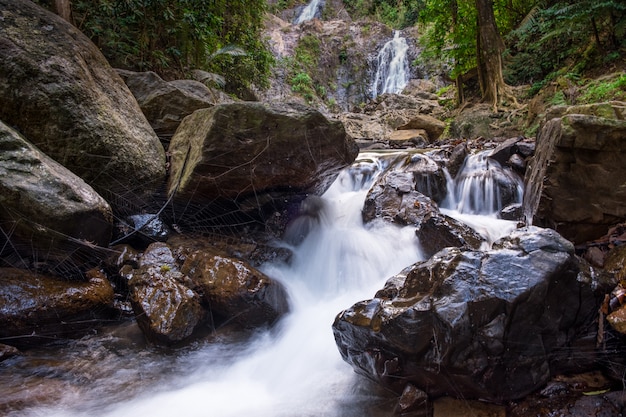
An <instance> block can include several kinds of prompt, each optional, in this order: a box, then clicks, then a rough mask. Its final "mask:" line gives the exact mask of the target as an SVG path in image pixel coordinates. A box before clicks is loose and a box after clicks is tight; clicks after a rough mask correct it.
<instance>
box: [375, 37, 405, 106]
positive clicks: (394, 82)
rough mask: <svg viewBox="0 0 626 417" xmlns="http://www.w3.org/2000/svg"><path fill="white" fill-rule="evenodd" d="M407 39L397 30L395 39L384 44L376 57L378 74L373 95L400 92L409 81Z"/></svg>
mask: <svg viewBox="0 0 626 417" xmlns="http://www.w3.org/2000/svg"><path fill="white" fill-rule="evenodd" d="M408 50H409V45H408V43H407V41H406V39H405V38H404V37H402V36H400V32H399V31H395V32H394V35H393V39H392V40H390V41H389V42H387V43H385V45H383V47H382V49H381V50H380V51H379V52H378V56H377V58H376V75H375V76H374V83H373V84H372V97H376V96H378V95H380V94H384V93H392V94H397V93H400V92H401V91H402V90H403V89H404V87H406V85H407V84H408V82H409V62H408V60H407V52H408Z"/></svg>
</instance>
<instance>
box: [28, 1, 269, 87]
mask: <svg viewBox="0 0 626 417" xmlns="http://www.w3.org/2000/svg"><path fill="white" fill-rule="evenodd" d="M47 1H48V2H50V0H47ZM40 2H43V3H46V0H40ZM265 10H266V2H265V1H256V0H235V1H228V2H226V1H225V0H219V1H211V2H207V1H203V0H74V1H73V2H72V13H73V16H74V21H75V24H76V26H77V27H78V28H79V29H81V30H82V31H83V32H84V33H85V34H86V35H87V36H89V37H90V38H91V39H92V40H93V41H94V42H95V43H96V45H98V46H99V47H100V49H101V50H102V52H103V53H104V55H105V56H106V57H107V59H108V60H109V61H110V62H111V64H112V65H114V66H117V67H120V68H125V69H131V70H138V71H146V70H153V71H155V72H157V73H159V74H160V75H162V76H164V77H166V78H175V77H181V76H183V75H184V74H185V73H186V72H187V71H189V70H191V69H203V70H206V71H211V72H216V73H219V74H222V75H223V76H224V77H225V78H226V80H227V81H228V83H229V85H232V86H235V88H236V87H237V86H246V85H248V84H249V83H251V82H254V83H256V84H258V85H266V84H267V77H268V73H269V70H270V67H271V65H272V62H273V58H272V56H271V54H270V52H269V50H268V48H267V46H266V45H265V43H264V42H263V41H262V40H261V36H260V33H261V29H262V23H263V17H264V13H265ZM228 45H237V46H239V47H240V48H241V49H243V50H244V51H245V52H246V53H245V55H242V54H230V53H221V54H216V52H217V51H224V49H223V48H224V47H225V46H228ZM231 50H232V49H231Z"/></svg>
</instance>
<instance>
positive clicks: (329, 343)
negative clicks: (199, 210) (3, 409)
mask: <svg viewBox="0 0 626 417" xmlns="http://www.w3.org/2000/svg"><path fill="white" fill-rule="evenodd" d="M360 159H361V162H360V163H358V164H357V165H356V166H357V169H354V168H353V169H351V170H345V171H344V172H343V173H342V174H341V175H340V177H339V178H338V180H337V181H336V182H335V183H334V184H333V186H332V187H331V188H330V189H329V190H328V191H327V192H326V194H325V195H324V196H323V201H324V204H323V209H322V210H321V211H320V212H318V213H312V216H311V219H310V220H311V221H312V222H313V223H315V225H314V227H312V228H311V231H310V233H309V234H308V235H307V236H306V238H305V239H304V240H303V241H302V242H301V243H300V244H299V245H298V246H296V247H293V248H292V249H293V251H294V258H293V261H292V263H291V264H290V265H266V266H265V267H264V268H263V269H264V272H266V273H267V274H268V275H270V276H272V277H274V278H276V279H278V280H280V281H281V282H283V283H284V284H285V286H286V287H287V288H288V291H289V295H290V302H291V306H292V312H291V313H290V314H289V315H288V316H287V317H286V318H285V319H283V320H282V321H281V322H280V323H279V324H278V325H277V327H276V328H274V329H272V330H270V331H263V332H260V333H259V334H258V335H257V336H255V337H253V338H251V339H250V340H244V341H233V340H229V339H228V338H227V337H224V338H222V339H220V338H217V339H216V340H212V341H210V342H200V343H198V344H196V345H194V347H193V348H191V349H187V350H183V351H181V352H173V353H170V354H166V353H163V352H155V351H151V350H150V349H147V350H146V351H141V350H140V349H133V348H129V347H128V346H127V345H131V344H132V343H131V342H130V341H128V342H126V345H125V344H124V343H122V342H123V338H124V336H121V335H120V334H110V335H104V336H100V337H101V338H102V340H103V342H101V344H99V345H97V346H95V347H93V346H91V347H90V348H88V349H85V351H81V352H79V353H75V355H77V357H78V358H79V359H80V360H81V361H82V362H86V364H84V365H83V366H84V367H86V368H90V367H93V369H81V374H80V375H89V376H82V378H83V379H84V389H73V390H67V391H68V392H67V393H66V394H65V397H64V398H63V400H62V401H60V402H57V403H56V404H54V405H52V406H50V405H41V406H38V407H34V408H32V407H31V408H26V409H23V410H21V411H16V412H14V413H11V414H9V415H10V416H11V417H16V416H20V417H23V416H29V417H32V416H46V417H49V416H56V417H77V416H81V417H82V416H105V417H113V416H115V417H124V416H128V417H130V416H133V417H135V416H150V417H161V416H162V417H172V416H185V417H230V416H232V417H244V416H245V417H250V416H255V417H293V416H298V417H321V416H326V417H352V416H353V417H375V416H377V417H378V416H380V417H382V416H389V415H391V411H392V410H393V405H394V402H393V401H394V400H393V397H392V396H388V395H387V394H385V393H383V392H381V391H380V390H378V389H377V387H375V386H374V385H373V384H371V383H369V382H367V381H366V380H365V379H364V378H362V377H360V376H357V375H356V374H355V373H354V372H353V370H352V368H351V367H350V366H349V365H347V364H346V363H344V362H343V361H342V359H341V357H340V354H339V352H338V349H337V347H336V345H335V341H334V338H333V334H332V329H331V325H332V323H333V320H334V318H335V316H336V314H337V313H339V312H340V311H341V310H343V309H345V308H348V307H350V306H351V305H352V304H354V303H355V302H357V301H360V300H363V299H367V298H371V297H372V296H373V295H374V293H375V292H376V291H377V290H378V289H380V288H382V286H383V284H384V282H385V280H386V279H387V278H389V277H391V276H392V275H394V274H395V273H397V272H399V271H400V270H401V269H403V268H404V267H406V266H408V265H410V264H412V263H414V262H415V261H417V260H419V259H420V257H421V256H420V252H419V249H418V242H417V241H416V237H415V232H414V228H413V227H404V228H401V227H397V226H394V225H391V224H389V223H382V222H381V223H374V224H371V225H368V226H364V225H363V223H362V220H361V208H362V206H363V201H364V199H365V196H366V194H367V191H368V188H369V186H370V185H371V183H372V182H373V180H374V179H375V175H371V174H372V173H377V172H378V173H379V172H380V170H381V168H384V164H385V163H384V159H381V158H378V156H375V155H363V154H362V155H360ZM448 211H449V212H450V213H455V210H454V209H449V210H448ZM456 213H457V214H459V213H458V212H456ZM459 215H460V216H461V214H459ZM472 216H473V217H474V218H481V216H476V215H472ZM483 217H484V216H483ZM482 222H483V223H484V225H485V227H487V226H488V227H491V228H492V229H494V231H493V232H491V231H490V232H489V233H506V232H507V231H508V230H510V228H512V226H511V222H506V223H501V221H500V222H498V221H497V220H496V219H495V218H494V217H493V216H489V217H484V218H483V220H482ZM494 225H495V226H494ZM121 341H122V342H121ZM109 342H114V343H113V344H112V345H111V344H110V343H109ZM78 346H80V344H79V345H78ZM112 346H113V347H112ZM74 349H76V346H74ZM76 366H78V365H76ZM99 367H113V368H114V369H111V370H109V371H102V370H100V369H99ZM90 371H91V372H90ZM59 372H61V371H59ZM65 372H69V373H71V372H74V373H76V372H77V371H71V370H70V371H67V370H65ZM124 380H132V381H134V382H132V383H131V384H129V385H130V386H132V385H134V384H137V385H141V386H142V387H143V388H141V389H139V390H137V391H136V392H126V390H128V389H129V387H128V386H127V385H125V384H124Z"/></svg>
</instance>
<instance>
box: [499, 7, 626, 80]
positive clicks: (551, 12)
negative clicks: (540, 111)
mask: <svg viewBox="0 0 626 417" xmlns="http://www.w3.org/2000/svg"><path fill="white" fill-rule="evenodd" d="M547 3H548V4H547V5H545V6H544V7H539V6H537V7H535V8H533V9H532V11H531V12H530V13H529V14H528V16H527V17H526V18H525V19H524V20H523V21H522V22H521V24H520V25H519V27H518V28H517V29H515V30H514V31H512V32H511V33H510V35H509V37H508V42H509V44H510V49H509V57H510V65H509V68H508V72H507V80H508V81H509V82H511V83H516V84H519V83H533V82H541V80H543V79H545V78H547V77H549V75H550V74H551V73H555V72H558V71H559V70H561V69H565V70H566V71H573V72H575V73H578V74H581V73H583V72H584V71H585V70H587V69H589V68H591V67H593V66H597V64H598V62H602V61H608V62H610V61H611V59H613V60H615V59H617V58H618V57H619V56H620V53H619V52H618V51H619V50H620V49H621V48H624V47H625V46H626V43H625V42H624V39H626V3H625V2H624V1H623V0H601V1H597V0H567V1H562V0H561V1H552V2H547ZM529 63H532V64H531V65H529Z"/></svg>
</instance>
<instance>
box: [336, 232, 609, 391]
mask: <svg viewBox="0 0 626 417" xmlns="http://www.w3.org/2000/svg"><path fill="white" fill-rule="evenodd" d="M583 278H584V276H583V273H582V272H581V269H580V267H579V261H578V259H577V258H576V257H575V256H574V248H573V246H572V245H571V243H569V242H568V241H566V240H565V239H564V238H562V237H560V236H559V235H558V234H557V233H555V232H554V231H552V230H549V229H538V228H528V229H519V230H517V231H515V232H513V233H512V234H511V236H509V237H507V238H504V239H502V240H500V241H498V242H496V243H495V244H494V248H493V249H492V250H489V251H486V252H480V251H474V250H462V249H458V248H447V249H444V250H442V251H441V252H439V253H437V254H435V255H434V256H433V257H432V258H431V259H429V260H428V261H425V262H420V263H417V264H415V265H413V266H411V267H409V268H407V269H405V270H404V271H403V272H401V273H400V274H398V275H397V276H395V277H393V278H391V279H390V280H389V281H388V282H387V284H386V285H385V287H384V289H382V290H380V291H379V292H378V293H377V294H376V297H375V298H373V299H371V300H366V301H362V302H359V303H357V304H355V305H354V306H352V307H351V308H349V309H347V310H345V311H343V312H341V313H340V314H339V315H338V316H337V318H336V319H335V322H334V324H333V331H334V335H335V340H336V342H337V346H338V347H339V350H340V352H341V355H342V357H343V358H344V359H345V360H346V361H347V362H348V363H350V364H351V365H352V366H353V367H354V369H355V370H356V372H358V373H360V374H363V375H365V376H366V377H368V378H370V379H372V380H374V381H376V382H378V383H380V384H382V385H383V386H385V387H388V388H390V389H392V390H395V391H396V392H398V393H400V392H402V391H403V390H404V388H405V386H406V384H407V383H411V384H413V385H414V386H415V387H416V388H418V389H421V390H424V391H425V392H427V393H428V394H429V395H430V396H434V397H437V396H442V395H449V396H454V397H459V398H467V399H471V398H475V399H479V398H480V399H485V400H491V401H502V400H510V399H515V398H521V397H523V396H524V395H526V394H528V393H530V392H532V391H534V390H536V389H537V388H539V387H541V386H542V385H543V384H545V383H546V382H547V381H548V380H549V378H550V376H551V375H552V374H554V373H558V372H561V371H565V370H568V369H572V367H576V366H578V367H579V368H584V367H585V366H590V362H591V360H592V358H591V359H590V360H589V361H587V362H585V361H577V362H576V361H573V360H571V358H570V357H569V355H570V354H571V353H572V350H574V348H572V350H570V349H569V348H568V347H569V346H572V344H575V342H576V341H577V340H579V338H580V337H581V336H585V335H586V334H587V331H588V330H587V329H588V328H589V327H591V328H593V325H592V323H593V321H594V320H595V319H596V317H597V311H598V306H599V302H596V300H595V298H594V295H593V293H592V289H591V284H590V282H589V281H590V280H589V278H584V279H583Z"/></svg>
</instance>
